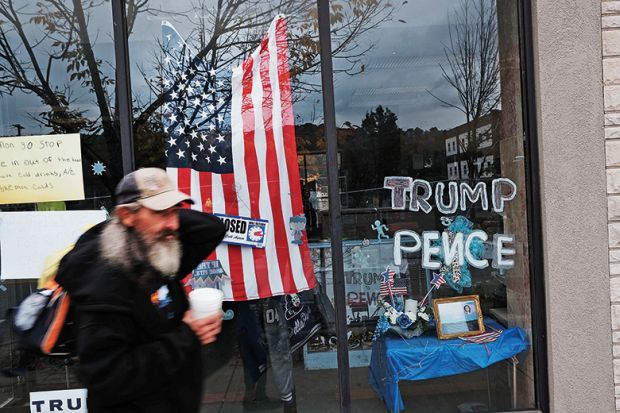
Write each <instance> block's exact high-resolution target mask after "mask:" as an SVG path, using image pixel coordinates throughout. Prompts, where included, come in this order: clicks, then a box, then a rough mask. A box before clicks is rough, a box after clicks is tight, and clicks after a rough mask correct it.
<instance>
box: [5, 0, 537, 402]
mask: <svg viewBox="0 0 620 413" xmlns="http://www.w3.org/2000/svg"><path fill="white" fill-rule="evenodd" d="M126 5H127V9H126V11H127V25H128V26H127V32H128V33H129V39H128V40H129V58H130V73H131V78H130V79H122V80H123V82H120V81H119V84H121V83H122V85H128V86H130V87H131V99H132V102H131V104H132V107H133V113H132V117H131V120H130V122H131V129H132V132H133V138H134V153H135V161H136V162H135V163H136V168H139V167H146V166H157V167H162V168H166V169H167V172H168V175H169V176H170V177H171V178H172V179H173V180H174V182H175V183H176V184H177V185H178V187H179V189H181V190H182V191H185V192H187V193H189V194H191V196H192V198H193V199H194V200H195V201H196V203H195V205H193V206H192V207H193V208H195V209H197V210H201V211H206V212H210V213H215V214H219V216H220V218H221V219H222V220H223V221H224V222H226V224H227V225H228V227H229V232H230V233H234V232H238V233H240V234H241V233H243V236H242V237H241V238H234V236H233V235H234V234H233V235H230V236H231V237H232V238H230V239H227V242H226V243H223V244H222V245H220V246H219V247H218V249H217V250H216V252H215V253H214V254H213V255H211V256H210V257H208V258H207V260H206V261H205V263H204V265H202V266H201V267H199V268H197V269H196V270H194V271H193V272H192V274H190V275H188V277H187V278H186V279H185V280H184V284H185V288H186V291H187V292H189V291H191V290H192V289H196V288H201V287H216V288H220V289H221V290H222V291H223V292H224V296H225V304H224V310H225V318H224V319H225V321H224V327H223V331H222V333H221V334H220V336H219V339H218V341H217V342H216V343H214V344H211V345H208V346H206V347H204V350H203V359H204V361H205V369H204V371H205V372H204V394H203V405H202V407H201V409H202V410H203V411H215V410H218V411H228V410H239V409H243V410H244V411H268V410H269V411H271V410H273V411H275V410H276V409H277V410H278V411H280V410H281V409H282V404H283V403H282V400H283V401H284V402H285V403H284V405H285V411H294V410H293V407H292V406H291V404H290V403H288V402H290V400H291V399H292V398H294V399H295V400H296V405H297V409H299V411H313V412H314V411H321V410H323V411H326V412H335V411H338V410H339V408H340V400H339V398H340V397H341V396H342V394H343V392H347V391H349V390H347V389H344V388H342V389H339V384H340V383H339V379H341V378H342V377H343V376H344V375H346V374H349V377H350V384H351V386H350V387H351V388H350V399H351V410H352V411H384V410H385V409H386V408H387V409H388V410H391V411H399V410H402V409H403V408H406V409H410V408H411V407H412V406H415V407H414V408H415V411H416V412H418V411H419V412H455V411H457V412H469V411H505V410H515V409H531V408H535V407H536V403H535V391H534V371H533V370H534V368H533V350H534V349H533V348H532V344H531V343H532V323H531V317H532V306H533V304H532V302H531V297H530V273H529V267H530V265H529V255H528V251H529V248H528V236H529V233H528V227H527V213H526V211H527V208H526V203H527V199H528V194H527V192H526V179H525V178H526V161H527V159H525V156H524V147H523V145H524V143H523V142H524V140H523V136H524V128H523V120H522V108H521V102H522V99H521V83H520V82H521V62H520V58H519V56H520V47H521V46H520V43H519V30H518V2H513V1H506V0H476V1H469V0H432V1H430V0H418V1H415V2H407V1H403V2H398V4H396V3H393V2H389V1H383V0H376V1H365V0H363V1H359V0H344V1H330V2H329V13H330V28H329V31H330V33H331V40H332V56H331V59H332V61H333V66H334V73H333V74H334V85H333V86H334V91H335V96H336V101H335V112H336V113H335V115H336V123H337V147H338V153H337V157H336V159H337V165H336V166H337V170H338V172H337V175H338V176H337V179H336V181H337V182H338V189H339V192H340V204H341V208H342V211H341V214H340V216H341V224H340V225H341V228H339V229H341V230H342V237H343V240H342V242H343V256H342V257H340V256H339V254H338V253H337V252H333V253H332V248H331V245H332V244H331V243H332V234H335V232H334V228H330V213H333V211H334V205H333V204H334V203H333V202H330V199H329V196H328V190H329V185H330V184H329V182H330V180H328V169H329V168H330V167H332V166H333V165H328V154H327V144H326V138H325V124H326V121H325V117H328V116H332V114H331V113H327V114H324V113H323V93H324V91H323V90H322V86H321V72H320V63H321V62H320V59H319V56H320V47H319V23H318V11H317V5H316V2H315V1H306V0H304V1H298V0H287V1H277V2H276V1H263V2H255V1H244V0H242V1H236V2H226V1H214V0H201V1H193V0H181V1H175V2H162V1H155V0H150V1H137V0H127V1H126ZM112 28H113V22H112V13H111V5H110V2H106V1H102V2H79V1H72V2H71V1H64V0H51V1H46V2H39V3H36V4H34V3H32V2H27V1H25V0H7V1H3V3H2V5H0V135H1V136H2V138H0V151H4V150H7V151H8V150H13V149H15V150H16V149H19V148H20V147H22V146H23V147H28V145H33V146H36V147H40V148H39V149H41V151H40V152H37V153H38V155H37V156H38V158H36V159H35V158H34V157H33V158H29V159H27V160H23V159H22V158H20V160H19V161H16V159H17V158H14V154H13V152H11V155H10V157H8V156H7V157H0V214H3V215H2V216H0V219H1V220H2V221H1V222H2V225H1V226H0V234H1V235H2V237H1V238H0V242H1V243H2V245H1V247H2V248H0V253H1V254H2V262H1V264H2V265H1V269H2V278H1V281H0V298H1V299H0V312H1V313H2V314H5V313H6V311H7V310H8V309H9V308H10V307H13V306H15V305H16V304H18V303H19V302H20V301H21V300H23V299H24V297H26V296H28V295H29V294H30V293H31V292H33V291H34V290H35V289H36V288H37V286H41V283H42V281H40V279H39V281H37V279H38V278H40V275H41V268H44V267H45V266H46V265H47V263H48V262H49V261H45V260H50V259H53V258H54V257H58V256H59V255H58V254H61V253H62V251H63V248H66V247H67V246H69V245H70V244H71V242H72V241H71V240H74V239H75V238H77V236H78V235H79V234H80V233H81V232H83V231H84V230H85V229H86V228H88V227H89V226H90V225H92V224H93V223H95V222H98V221H101V220H104V219H105V218H106V217H107V216H108V211H110V210H111V207H112V205H113V202H112V196H111V195H112V193H113V191H114V187H115V185H116V183H117V182H118V180H119V179H120V177H121V176H122V170H123V167H122V164H121V139H120V132H119V127H118V122H119V120H118V118H119V116H118V115H119V109H118V108H119V102H117V100H116V99H117V96H118V93H116V90H115V88H116V87H117V86H118V85H117V84H116V80H117V79H116V78H115V76H116V75H115V56H114V46H115V44H114V41H118V39H114V36H113V34H112V31H113V30H112ZM323 29H324V28H323ZM119 76H120V75H119ZM124 80H127V82H125V81H124ZM328 119H329V118H328ZM39 135H42V136H44V138H41V137H38V138H37V137H36V136H39ZM52 135H53V136H52ZM25 137H29V138H27V139H29V140H19V139H21V138H25ZM47 137H49V139H47ZM235 142H237V145H236V144H235ZM239 142H243V144H242V145H241V146H239V145H238V143H239ZM239 148H241V150H240V149H239ZM123 149H128V148H123ZM46 151H47V152H46ZM7 153H8V152H7ZM15 153H17V151H15ZM48 159H53V160H54V162H51V163H53V164H54V167H53V168H48V167H47V166H46V165H44V164H46V163H47V162H48V161H47V160H48ZM13 162H18V163H17V164H15V163H13ZM37 162H39V163H40V167H41V168H40V169H39V168H38V166H37ZM9 163H10V164H9ZM5 165H8V166H5ZM13 167H15V168H17V169H15V168H13ZM27 167H29V168H27ZM72 168H73V169H72ZM40 173H45V174H47V176H49V178H50V179H49V181H46V182H44V183H43V184H41V180H40V179H39V180H38V181H37V185H39V186H37V188H36V190H35V188H30V189H33V191H23V190H22V189H23V188H24V187H25V186H24V185H26V184H22V183H19V182H18V181H16V178H19V179H22V178H27V176H26V175H27V174H40ZM18 175H19V176H18ZM37 176H38V175H37ZM39 178H40V176H39ZM70 179H75V181H73V180H70ZM76 182H77V183H76ZM332 182H333V180H332ZM27 185H31V184H30V183H29V184H27ZM41 185H43V186H41ZM45 185H48V186H49V187H45ZM60 187H62V188H63V191H64V190H67V192H63V191H58V189H59V188H60ZM82 188H83V193H82V192H81V190H82ZM52 189H56V190H54V191H52ZM332 189H333V188H332ZM48 190H50V191H48ZM25 192H33V193H34V194H35V195H32V194H30V195H24V193H25ZM48 192H52V193H54V194H55V195H54V196H51V197H50V196H47V195H45V196H44V195H41V194H47V193H48ZM59 193H61V195H58V194H59ZM42 211H66V212H80V213H84V215H79V216H78V214H71V215H67V216H65V217H64V218H62V217H61V218H58V219H59V220H58V221H56V220H55V221H54V222H53V223H50V222H49V221H45V219H44V217H43V216H41V215H40V214H38V213H39V212H42ZM7 213H15V215H11V216H8V215H6V214H7ZM28 214H32V215H28ZM265 234H266V235H265ZM46 237H47V238H46ZM334 237H335V235H334ZM46 239H47V240H50V239H53V240H54V242H51V241H46ZM35 240H36V242H35ZM63 242H64V245H60V244H62V243H63ZM45 244H49V245H51V244H54V245H57V247H55V250H54V251H51V250H49V248H47V247H49V245H45ZM239 244H241V245H239ZM23 245H28V246H29V248H27V249H28V250H29V251H30V250H31V252H32V253H33V254H34V255H33V256H36V257H35V258H36V259H34V260H33V261H32V262H30V261H29V260H30V258H28V257H29V256H28V254H26V253H24V254H22V252H23V250H24V247H23ZM11 248H12V249H11ZM44 250H45V251H46V253H45V254H43V253H42V252H41V251H44ZM7 251H9V252H10V251H15V254H20V255H19V257H18V255H14V256H12V255H11V254H12V253H7ZM29 251H27V252H29ZM339 260H342V263H340V262H339ZM35 261H36V262H35ZM44 261H45V262H44ZM339 264H342V265H343V267H344V284H345V286H346V291H345V295H344V297H336V296H335V295H334V284H335V280H334V272H335V271H334V270H333V267H334V266H335V265H339ZM336 272H337V271H336ZM43 273H44V274H45V272H43ZM273 274H276V276H274V275H273ZM38 283H39V285H37V284H38ZM343 303H344V307H345V309H346V326H344V325H343V326H341V325H338V323H337V322H336V310H335V309H336V308H337V307H338V306H340V305H342V304H343ZM2 317H4V316H2ZM0 320H1V322H0V362H1V364H0V368H1V369H2V370H1V372H0V373H1V374H0V410H2V409H5V408H9V409H13V408H14V409H15V411H29V404H30V403H29V392H36V391H47V390H57V389H74V388H81V387H83V385H82V384H81V383H80V382H79V380H78V378H77V376H76V375H75V371H74V370H75V368H74V363H75V362H76V359H75V358H74V357H68V356H67V355H66V354H64V353H63V354H60V355H57V356H53V357H38V356H32V355H30V354H29V353H25V352H22V351H19V350H18V349H17V348H16V345H15V343H16V337H15V334H14V331H13V329H11V328H10V326H9V325H10V320H9V319H8V318H7V319H3V318H0ZM343 329H346V332H347V342H348V356H349V366H350V370H349V371H348V372H344V373H345V374H343V372H342V371H341V372H339V371H338V361H337V360H338V358H337V347H338V340H337V336H338V334H337V332H338V331H340V332H342V331H343ZM341 344H342V343H341ZM287 403H288V404H287ZM286 406H288V407H286ZM287 408H288V409H289V410H286V409H287ZM11 411H13V410H11Z"/></svg>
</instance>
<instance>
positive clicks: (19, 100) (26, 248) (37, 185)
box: [0, 0, 121, 411]
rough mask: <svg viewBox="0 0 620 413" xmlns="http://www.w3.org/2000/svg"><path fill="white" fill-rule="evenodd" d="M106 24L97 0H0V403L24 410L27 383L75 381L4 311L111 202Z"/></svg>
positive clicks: (53, 385) (112, 132) (36, 387)
mask: <svg viewBox="0 0 620 413" xmlns="http://www.w3.org/2000/svg"><path fill="white" fill-rule="evenodd" d="M111 28H112V13H111V9H110V6H109V4H108V3H106V2H67V1H61V0H58V1H56V0H54V1H45V2H31V1H25V0H7V1H3V2H2V4H1V5H0V136H2V137H1V138H0V145H1V147H2V154H0V161H1V163H0V164H1V165H2V167H1V168H0V169H1V172H0V197H1V199H2V202H1V205H0V211H1V212H0V214H2V217H1V220H2V230H1V231H2V235H1V236H0V242H1V250H2V252H1V254H2V260H1V261H2V262H1V268H2V280H1V281H0V314H1V316H0V320H1V321H0V369H1V370H0V410H1V409H5V408H6V409H10V410H11V411H30V410H29V407H28V406H29V392H36V391H48V390H57V389H67V388H74V387H80V383H79V382H78V380H77V379H76V376H75V372H74V361H75V360H74V359H72V358H71V357H67V356H66V354H56V355H54V356H50V357H38V356H33V355H29V354H27V353H25V352H21V351H19V350H18V349H17V348H16V340H15V335H14V331H13V330H12V329H11V328H10V327H9V325H10V323H9V320H8V317H7V316H6V314H7V310H8V309H9V308H11V307H13V306H15V305H16V304H17V303H19V302H20V301H21V300H22V299H24V297H26V296H27V295H29V294H30V293H32V292H33V291H34V290H35V289H36V288H37V286H38V285H37V284H38V282H37V278H38V277H39V275H40V272H41V269H42V268H43V263H44V259H45V258H46V257H45V255H47V254H50V256H51V255H52V254H53V253H58V252H59V251H60V250H62V249H63V248H64V247H66V246H67V245H68V244H69V243H70V242H71V241H69V240H70V239H71V237H72V236H75V235H76V234H79V233H80V232H81V231H83V230H84V228H85V226H86V225H87V224H88V222H89V220H90V218H92V217H93V216H94V217H95V219H99V220H101V219H104V218H105V215H106V211H107V209H109V207H110V205H111V199H110V194H111V192H112V191H113V188H114V185H115V182H116V180H117V179H118V178H119V177H120V175H121V166H120V154H121V149H120V138H119V132H118V128H117V125H116V114H115V107H116V104H115V92H114V87H115V73H114V66H115V64H114V47H113V43H112V35H111V32H112V30H111ZM41 136H42V137H41ZM24 148H25V150H22V149H24ZM26 152H28V153H26ZM18 153H19V154H20V155H17V154H18ZM22 155H23V156H22ZM63 194H64V195H63ZM75 210H89V211H91V212H90V213H86V215H81V217H82V218H76V216H74V215H72V214H71V213H72V212H75ZM44 211H53V212H50V214H52V213H53V214H58V215H62V217H60V218H58V219H56V218H53V219H52V218H51V217H48V218H46V217H45V216H44V215H41V214H43V213H44ZM65 214H66V215H65ZM88 214H91V215H88ZM58 215H55V217H58ZM65 242H66V243H65ZM63 243H65V244H63ZM41 251H47V253H46V254H45V255H42V254H43V253H42V252H41ZM12 409H15V410H12ZM20 409H22V410H20Z"/></svg>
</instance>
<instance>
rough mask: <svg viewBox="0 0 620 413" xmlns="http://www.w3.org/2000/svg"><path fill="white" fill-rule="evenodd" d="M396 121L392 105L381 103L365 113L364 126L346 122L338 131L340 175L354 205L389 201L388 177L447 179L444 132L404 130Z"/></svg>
mask: <svg viewBox="0 0 620 413" xmlns="http://www.w3.org/2000/svg"><path fill="white" fill-rule="evenodd" d="M397 120H398V117H397V116H396V114H395V113H393V112H392V111H391V110H390V109H389V108H387V107H386V108H384V107H383V106H378V107H377V108H376V109H375V110H373V111H371V112H368V113H366V116H365V117H364V119H363V120H362V123H361V126H356V125H352V124H350V123H349V122H346V125H345V126H348V128H343V129H339V130H338V138H339V139H338V140H339V147H340V150H341V154H342V165H341V175H344V176H346V180H347V189H348V190H349V191H350V192H349V193H348V196H349V197H350V199H349V204H350V205H351V206H354V207H364V206H367V205H371V206H373V207H376V206H380V205H382V203H383V202H389V199H387V198H385V197H384V196H385V191H383V190H382V188H383V179H384V177H386V176H394V175H406V176H411V177H414V178H417V177H423V178H424V179H427V180H431V181H433V180H438V179H445V153H444V152H443V147H444V144H443V136H444V131H441V130H438V129H437V128H431V129H430V130H422V129H420V128H415V129H408V130H402V129H401V128H400V127H399V126H398V125H397V123H396V122H397ZM383 198H385V199H383Z"/></svg>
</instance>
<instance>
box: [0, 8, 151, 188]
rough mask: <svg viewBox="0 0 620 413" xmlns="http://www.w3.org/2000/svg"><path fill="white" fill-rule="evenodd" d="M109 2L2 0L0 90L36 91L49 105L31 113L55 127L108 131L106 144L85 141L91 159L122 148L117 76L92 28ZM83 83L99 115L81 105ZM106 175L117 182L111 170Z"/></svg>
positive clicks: (57, 129)
mask: <svg viewBox="0 0 620 413" xmlns="http://www.w3.org/2000/svg"><path fill="white" fill-rule="evenodd" d="M128 3H129V4H131V7H130V9H131V10H133V11H134V12H138V11H139V10H140V9H141V8H143V7H144V1H142V2H138V1H136V0H129V1H128ZM16 4H17V6H16ZM103 4H105V3H104V2H95V1H91V2H85V3H83V2H81V1H80V0H72V1H65V0H48V1H45V2H37V3H36V6H31V5H29V4H28V3H27V2H24V3H23V5H19V2H16V1H15V0H3V1H2V2H1V3H0V94H9V95H12V94H14V93H15V92H16V91H19V92H22V93H24V94H26V95H33V94H34V95H36V96H37V97H38V98H39V99H40V100H41V102H42V103H43V105H44V106H46V107H47V108H48V109H47V110H44V111H43V112H41V113H38V114H34V113H31V114H29V116H30V117H31V119H32V120H33V121H34V122H37V123H39V124H40V125H42V126H44V127H45V128H48V129H49V130H50V131H52V132H53V133H72V132H81V133H82V134H85V135H91V136H92V135H103V136H104V137H105V138H106V139H105V145H102V144H101V143H99V144H97V145H90V144H86V145H83V148H84V154H85V156H86V159H87V161H89V162H90V161H94V160H95V159H101V158H102V156H101V153H102V152H107V153H108V154H110V156H111V155H112V154H118V153H120V146H119V145H120V139H119V136H118V133H117V129H116V127H115V124H114V122H115V121H114V115H113V112H114V109H113V108H114V106H112V105H111V104H110V102H111V99H110V97H111V96H112V95H113V93H112V90H111V88H112V87H113V85H114V80H113V79H111V78H109V77H108V76H106V75H105V74H104V70H103V69H102V66H103V65H104V64H109V62H104V61H103V60H102V59H98V58H97V57H96V56H95V53H94V50H93V47H94V46H95V41H93V40H92V39H91V38H90V35H89V32H88V24H89V22H90V17H91V14H92V13H93V12H94V10H95V9H96V8H97V7H99V6H101V5H103ZM130 21H133V18H132V16H131V15H130ZM58 67H60V68H58ZM58 71H61V72H66V74H67V78H64V77H63V78H61V79H58V74H57V72H58ZM80 89H85V90H88V91H89V92H91V93H93V94H94V95H95V101H96V105H97V109H98V111H99V113H98V114H97V115H96V116H92V115H90V114H87V113H86V111H85V110H84V109H82V108H76V107H75V106H76V99H75V98H74V95H75V93H76V92H79V91H80ZM97 152H99V153H97ZM109 166H110V168H109V169H110V172H111V173H112V174H113V175H117V176H118V174H119V173H120V165H118V164H117V163H114V162H110V163H109ZM103 178H104V179H105V184H106V185H107V186H108V187H112V185H113V182H112V180H111V179H110V176H109V175H106V176H104V177H103Z"/></svg>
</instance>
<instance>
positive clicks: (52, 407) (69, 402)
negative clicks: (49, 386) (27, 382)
mask: <svg viewBox="0 0 620 413" xmlns="http://www.w3.org/2000/svg"><path fill="white" fill-rule="evenodd" d="M59 412H71V413H87V412H88V410H87V409H86V389H71V390H58V391H39V392H31V393H30V413H59Z"/></svg>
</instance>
